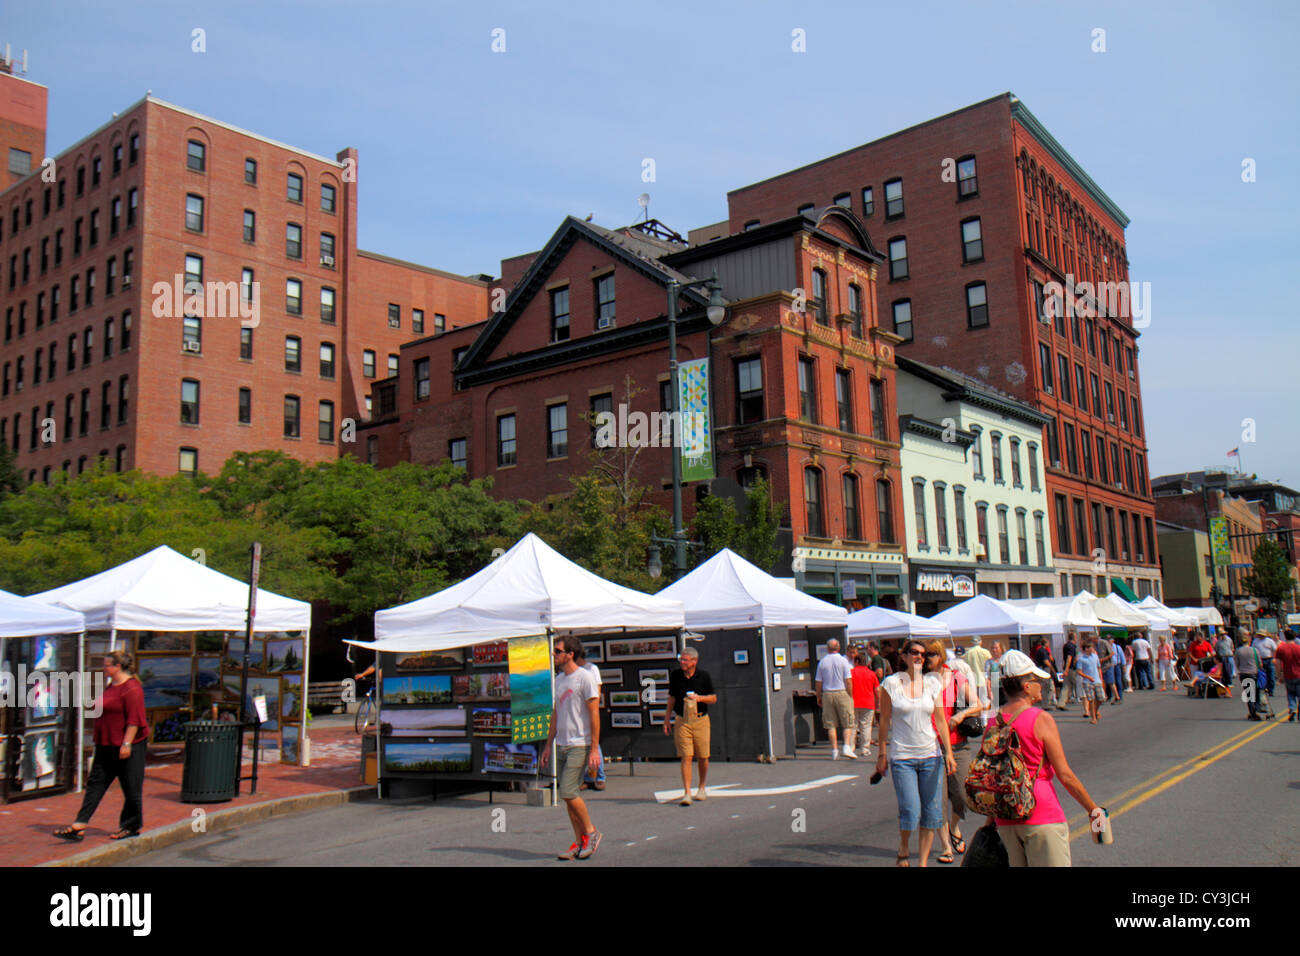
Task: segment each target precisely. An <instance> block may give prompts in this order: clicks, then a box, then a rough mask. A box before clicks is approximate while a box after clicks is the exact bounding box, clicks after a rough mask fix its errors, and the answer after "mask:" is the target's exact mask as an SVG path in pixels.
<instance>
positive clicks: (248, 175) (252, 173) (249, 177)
mask: <svg viewBox="0 0 1300 956" xmlns="http://www.w3.org/2000/svg"><path fill="white" fill-rule="evenodd" d="M244 182H246V183H248V185H250V186H256V185H257V160H255V159H245V160H244Z"/></svg>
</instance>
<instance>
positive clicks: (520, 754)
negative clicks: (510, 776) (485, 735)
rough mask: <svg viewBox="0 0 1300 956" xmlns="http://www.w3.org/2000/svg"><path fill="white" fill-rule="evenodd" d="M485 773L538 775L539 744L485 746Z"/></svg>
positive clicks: (492, 742)
mask: <svg viewBox="0 0 1300 956" xmlns="http://www.w3.org/2000/svg"><path fill="white" fill-rule="evenodd" d="M483 772H484V773H527V774H535V773H537V744H508V743H497V742H495V741H488V742H485V743H484V744H483Z"/></svg>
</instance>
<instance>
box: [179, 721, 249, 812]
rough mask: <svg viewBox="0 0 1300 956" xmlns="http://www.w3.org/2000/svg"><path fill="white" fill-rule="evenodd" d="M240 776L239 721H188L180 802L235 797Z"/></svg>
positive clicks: (213, 800)
mask: <svg viewBox="0 0 1300 956" xmlns="http://www.w3.org/2000/svg"><path fill="white" fill-rule="evenodd" d="M238 776H239V724H237V723H234V722H233V721H221V720H191V721H189V722H188V723H186V724H185V766H184V769H183V770H182V772H181V802H182V803H218V802H221V801H223V800H233V799H234V798H235V786H236V783H237V778H238Z"/></svg>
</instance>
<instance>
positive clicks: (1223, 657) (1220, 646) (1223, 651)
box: [1214, 630, 1235, 687]
mask: <svg viewBox="0 0 1300 956" xmlns="http://www.w3.org/2000/svg"><path fill="white" fill-rule="evenodd" d="M1214 653H1215V655H1216V656H1217V657H1218V658H1219V667H1220V668H1221V670H1222V673H1223V683H1224V685H1225V686H1229V687H1230V686H1232V678H1233V673H1234V670H1235V666H1234V664H1235V662H1234V661H1233V651H1232V638H1230V637H1229V636H1228V632H1227V631H1226V630H1225V631H1224V632H1223V633H1221V634H1220V635H1219V638H1218V640H1216V641H1215V642H1214Z"/></svg>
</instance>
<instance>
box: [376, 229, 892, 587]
mask: <svg viewBox="0 0 1300 956" xmlns="http://www.w3.org/2000/svg"><path fill="white" fill-rule="evenodd" d="M881 258H882V257H881V256H880V255H879V253H877V252H876V251H875V250H874V249H873V247H872V245H871V243H870V240H869V239H868V238H867V235H866V232H865V230H863V228H862V224H861V222H860V221H859V220H858V218H857V216H855V215H854V214H853V213H852V212H851V211H848V210H843V209H839V208H837V207H831V208H830V209H827V210H823V211H821V212H819V213H816V214H812V215H803V214H800V215H797V216H793V217H790V216H787V217H785V218H784V219H782V220H781V221H778V222H773V223H771V224H769V225H767V226H765V227H763V228H762V229H756V230H750V231H749V232H745V233H741V234H738V235H733V236H728V237H723V238H717V239H715V240H714V241H709V242H702V243H700V244H698V245H694V246H689V245H688V244H687V243H686V242H684V241H682V240H681V239H680V237H677V236H676V235H675V234H671V233H667V232H664V231H662V230H659V231H658V233H657V234H656V230H654V229H652V228H650V227H641V228H638V227H629V228H626V229H619V230H608V229H603V228H601V227H598V226H595V225H592V224H590V223H586V222H580V221H578V220H576V219H573V218H569V219H566V220H565V222H564V223H563V224H562V225H561V227H560V228H559V230H557V232H556V233H555V234H554V235H553V236H552V238H551V240H550V242H549V243H548V244H547V245H546V247H545V248H544V249H542V250H541V251H540V252H538V253H536V254H530V255H528V256H523V257H516V258H514V259H512V260H507V261H506V262H503V264H502V275H503V280H508V279H509V278H510V277H513V276H518V279H517V281H515V282H514V283H513V286H512V288H511V291H510V294H509V296H508V298H507V300H506V302H505V307H504V309H503V310H501V311H499V312H495V313H493V314H492V315H491V316H490V317H488V318H487V320H486V322H485V323H484V324H483V325H481V326H478V327H475V328H474V329H460V330H457V332H456V333H449V334H448V335H446V336H443V337H441V338H435V339H425V340H421V341H417V342H412V343H409V344H407V345H406V346H404V347H403V349H402V357H401V362H400V367H399V374H398V376H397V377H396V378H395V379H389V380H386V381H384V382H381V383H377V385H376V389H375V391H376V395H375V407H376V416H375V419H374V421H373V422H372V423H370V425H368V426H365V427H363V428H362V429H361V431H360V433H359V437H360V438H362V439H363V442H364V444H363V445H361V446H359V447H358V448H357V450H356V453H357V454H369V455H371V456H372V460H374V461H376V462H377V463H378V464H381V465H388V464H392V463H395V462H397V461H400V460H406V459H411V460H415V461H423V462H435V461H439V460H442V459H444V458H451V459H452V460H454V461H456V462H457V463H459V464H463V465H464V466H465V467H466V468H467V469H468V471H469V473H470V474H471V475H472V476H475V477H478V476H484V475H491V476H492V477H493V478H494V479H495V493H496V494H499V495H501V496H503V497H507V498H529V499H532V500H537V499H539V498H543V497H545V496H547V495H551V494H560V493H564V492H565V491H567V490H568V487H569V485H568V479H569V477H570V476H571V475H573V474H575V473H582V472H585V471H587V470H588V469H589V468H591V467H592V466H593V456H596V457H599V456H604V455H608V456H620V455H621V456H624V458H623V467H625V469H626V470H631V471H632V472H633V476H634V477H635V478H637V479H639V480H640V481H641V482H643V483H646V484H649V485H650V486H651V488H652V489H654V491H655V493H656V495H657V496H658V499H659V500H660V501H661V502H665V501H666V500H667V494H668V490H669V488H670V486H671V482H670V473H671V459H670V458H669V457H668V455H669V448H668V447H665V446H666V444H667V441H668V437H667V435H666V434H665V433H664V431H663V429H662V428H661V427H660V423H658V422H657V416H658V415H659V413H661V412H663V411H665V410H666V409H667V408H668V407H669V405H668V396H667V391H668V379H669V370H668V358H669V356H668V348H667V345H668V342H667V339H668V327H667V314H666V313H667V289H668V286H669V283H670V282H672V281H674V280H676V281H678V282H679V283H687V282H691V281H694V280H697V279H701V278H708V277H709V276H711V275H713V274H714V273H716V274H717V276H718V279H719V282H720V283H721V286H722V290H723V294H724V296H725V297H726V299H727V300H728V312H727V316H726V319H725V320H724V322H723V323H722V325H720V326H719V327H718V328H716V329H714V328H712V327H711V326H710V325H709V322H708V320H707V319H706V317H705V310H704V305H705V304H706V301H705V298H704V297H703V296H702V295H701V294H698V293H696V292H684V293H683V294H682V295H681V298H680V306H679V308H680V314H681V318H680V320H679V323H678V338H677V341H678V356H679V360H680V361H682V362H687V361H691V360H693V359H698V358H703V357H708V358H709V359H710V366H711V369H712V402H713V404H712V409H711V411H712V425H713V429H712V430H713V442H714V454H715V461H716V474H717V475H718V476H719V477H720V478H724V479H731V480H733V481H734V482H736V483H739V484H741V485H744V484H748V483H749V482H750V481H752V480H753V479H754V478H756V477H757V476H760V475H762V476H765V477H766V478H767V479H768V480H769V482H770V483H771V485H772V489H773V495H774V497H775V498H776V499H777V500H779V501H784V502H788V504H789V516H790V529H789V533H790V536H791V541H790V543H791V545H792V546H793V548H792V554H791V559H792V561H791V563H792V565H793V570H794V573H795V576H796V577H797V578H798V580H799V582H800V584H801V586H802V587H803V588H804V589H805V590H808V591H811V592H813V593H824V594H826V595H827V596H832V595H839V594H841V593H843V592H842V589H843V586H844V584H845V582H848V581H852V582H853V584H854V587H855V589H856V593H857V596H858V600H860V601H865V602H873V601H877V600H878V601H880V602H882V603H894V602H896V601H899V600H900V599H901V597H902V595H903V593H904V590H905V581H904V578H903V556H902V547H901V545H900V543H899V542H900V538H899V534H900V530H899V519H898V517H897V515H898V514H899V512H898V507H899V500H900V499H899V497H898V495H899V493H900V489H899V474H898V454H899V442H898V433H897V420H896V418H895V414H896V407H895V397H894V371H895V366H894V362H893V343H894V342H895V341H896V338H895V336H894V335H893V334H892V333H890V332H887V331H885V330H884V329H882V328H880V325H879V322H878V320H877V313H876V310H875V307H874V303H875V301H876V296H875V292H874V285H875V282H876V278H877V267H878V263H879V262H880V261H881ZM802 289H807V290H811V291H810V292H809V294H808V295H807V296H806V297H805V296H803V295H801V294H798V293H796V291H795V290H802ZM805 299H806V301H805ZM453 368H455V374H454V381H453V380H452V376H449V375H448V373H449V372H451V371H452V369H453ZM601 412H610V413H612V414H613V415H614V416H615V419H616V420H617V421H619V422H620V424H619V426H618V428H619V434H620V436H625V437H624V438H622V439H621V440H620V445H621V447H618V448H614V449H608V450H604V449H596V448H595V447H594V446H595V438H596V434H595V429H594V428H593V427H592V422H593V421H594V416H595V415H598V414H599V413H601ZM638 422H640V423H642V430H641V432H640V436H641V437H640V439H639V442H640V444H639V445H637V447H635V448H633V447H630V446H632V445H634V444H637V442H638V439H637V438H636V437H635V436H636V432H635V429H636V428H637V427H638ZM647 424H648V426H649V427H648V428H647V427H644V426H645V425H647ZM363 449H364V450H363ZM633 457H635V462H634V463H633V462H631V461H629V459H632V458H633ZM693 498H694V495H692V494H689V493H688V494H687V496H686V502H687V509H688V514H689V511H690V506H691V504H692V503H693Z"/></svg>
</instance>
